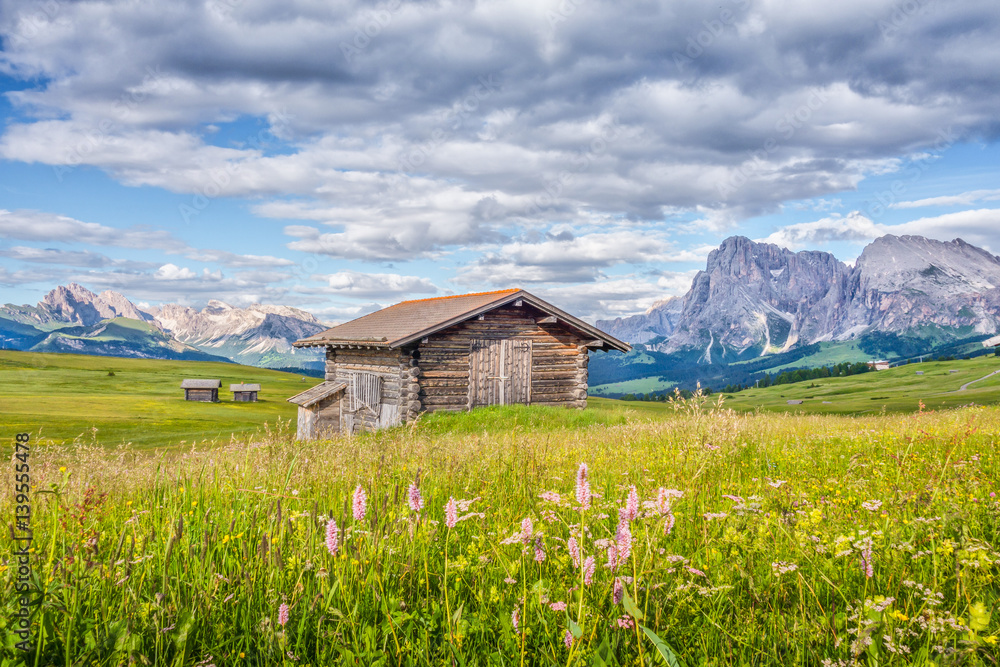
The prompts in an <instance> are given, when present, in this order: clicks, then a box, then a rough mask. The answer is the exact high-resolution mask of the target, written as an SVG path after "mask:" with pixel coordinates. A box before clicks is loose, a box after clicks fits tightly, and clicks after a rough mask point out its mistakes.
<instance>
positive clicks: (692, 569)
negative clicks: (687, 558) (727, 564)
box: [684, 567, 706, 577]
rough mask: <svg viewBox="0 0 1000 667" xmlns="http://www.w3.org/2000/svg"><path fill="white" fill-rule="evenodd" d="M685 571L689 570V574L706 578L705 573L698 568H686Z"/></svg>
mask: <svg viewBox="0 0 1000 667" xmlns="http://www.w3.org/2000/svg"><path fill="white" fill-rule="evenodd" d="M684 569H686V570H687V571H688V572H690V573H691V574H696V575H698V576H699V577H704V576H706V575H705V573H704V572H702V571H701V570H699V569H697V568H694V567H686V568H684Z"/></svg>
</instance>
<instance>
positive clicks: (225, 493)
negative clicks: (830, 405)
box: [0, 376, 1000, 667]
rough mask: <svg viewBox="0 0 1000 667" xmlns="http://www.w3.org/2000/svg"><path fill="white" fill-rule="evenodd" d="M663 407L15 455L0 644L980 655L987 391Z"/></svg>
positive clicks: (106, 662) (250, 654)
mask: <svg viewBox="0 0 1000 667" xmlns="http://www.w3.org/2000/svg"><path fill="white" fill-rule="evenodd" d="M883 377H885V376H883ZM612 406H613V407H614V408H615V409H614V410H611V409H608V408H609V407H612ZM657 408H660V410H659V413H658V414H660V415H661V417H662V418H660V419H653V420H651V419H646V418H645V415H644V414H642V413H639V412H638V410H635V411H633V410H630V409H622V405H621V404H615V403H613V402H610V401H597V402H595V408H594V409H589V410H584V411H576V410H555V409H540V408H525V407H502V408H489V409H485V410H482V411H476V412H473V413H460V414H450V415H446V414H438V415H431V416H428V417H427V418H425V419H421V421H420V422H418V423H417V425H416V426H415V427H412V428H398V429H390V430H388V431H383V432H380V433H375V434H367V435H363V436H359V437H355V438H350V439H338V440H334V441H329V442H322V441H321V442H309V443H295V442H291V441H290V440H289V439H288V438H287V436H285V437H278V436H273V435H272V436H269V437H265V438H262V439H261V440H259V441H257V442H255V443H252V444H250V445H244V444H242V443H241V444H238V445H231V446H220V447H213V448H211V449H210V450H208V451H206V450H204V449H202V450H200V451H195V452H192V451H185V452H181V453H178V454H177V455H173V456H161V455H153V454H144V453H142V452H139V453H136V452H135V451H133V450H129V449H125V450H120V451H107V450H104V449H99V448H88V447H81V448H57V447H44V446H43V447H36V448H34V449H32V451H31V484H33V485H34V487H33V488H34V490H35V493H30V491H27V492H26V493H25V494H24V495H26V496H29V498H30V503H31V504H32V512H31V518H30V521H31V524H32V527H33V528H34V531H35V532H34V540H35V541H34V543H33V548H32V549H31V551H30V553H29V555H28V556H27V558H26V564H25V565H24V567H25V568H30V570H31V572H32V574H33V576H32V579H31V580H32V581H33V582H34V584H35V585H36V586H37V587H38V590H37V592H33V593H37V597H36V595H35V594H33V595H32V599H33V600H34V599H37V600H39V601H40V602H41V604H40V605H39V606H38V607H37V608H36V609H37V611H36V612H35V613H34V614H33V615H32V616H31V619H30V627H31V631H32V638H33V641H32V643H31V645H32V647H33V650H34V651H37V654H29V655H28V656H27V659H26V660H24V662H23V663H22V660H23V659H24V658H25V656H24V655H23V654H19V653H17V650H16V649H15V648H14V647H13V642H14V639H13V635H12V634H10V633H9V631H8V637H11V639H9V641H8V642H7V643H5V645H3V646H0V664H5V665H7V664H9V665H15V664H38V665H53V664H59V665H71V664H72V665H88V666H94V667H112V666H114V667H117V666H118V665H176V666H181V665H183V666H184V667H189V666H195V665H208V664H215V665H220V666H221V665H226V666H230V665H238V666H242V665H248V666H249V665H253V666H264V665H267V666H272V665H286V666H289V667H290V666H292V665H297V666H300V667H301V666H304V665H314V666H315V665H373V666H374V665H382V666H387V665H410V666H413V667H431V666H434V667H437V666H439V665H469V666H470V667H471V666H472V665H482V666H487V665H489V666H497V667H500V666H510V665H573V666H574V667H592V666H594V665H609V666H610V665H617V666H624V665H640V664H641V665H666V664H676V665H686V666H687V667H695V666H696V665H709V666H712V667H723V666H724V665H725V666H728V665H734V666H735V665H746V666H748V667H749V666H759V667H763V666H768V667H770V666H772V665H810V666H813V665H815V666H819V665H822V664H827V665H840V666H844V665H866V666H869V667H873V666H875V665H878V666H879V667H906V666H909V665H921V666H924V665H926V666H929V665H940V666H946V665H950V666H956V667H957V666H958V665H970V666H972V665H982V666H985V665H996V656H997V650H998V647H1000V613H998V612H997V609H998V604H1000V551H998V546H997V534H998V531H1000V502H998V498H997V496H998V495H1000V486H998V481H997V480H998V479H1000V458H998V452H997V447H996V434H997V433H998V432H1000V408H996V407H987V408H969V409H959V410H949V411H941V412H934V413H924V414H912V413H910V414H892V415H885V416H882V415H870V416H867V417H841V416H831V415H783V414H752V413H737V412H733V411H729V410H723V411H714V412H713V411H705V410H701V411H687V410H685V411H681V412H678V413H674V412H673V411H672V410H670V411H668V413H667V414H666V415H663V413H662V408H661V406H657ZM650 409H652V408H650ZM581 463H585V464H586V465H587V466H588V467H589V468H587V469H581ZM578 479H581V480H582V481H581V482H578V481H577V480H578ZM584 482H585V483H584ZM411 485H413V488H415V489H416V493H413V492H408V488H410V486H411ZM26 486H27V485H26ZM358 489H361V491H362V492H363V493H364V495H365V497H364V498H362V497H361V494H360V493H359V492H358ZM39 491H44V493H39ZM414 497H419V499H420V503H419V509H414V503H413V501H412V500H410V499H411V498H414ZM449 501H450V502H451V503H452V504H453V505H452V506H453V507H454V512H453V513H451V518H449V511H448V510H447V509H446V504H448V503H449ZM21 502H26V501H23V500H15V495H14V494H13V493H7V494H4V495H3V497H2V498H0V504H2V507H0V512H3V513H4V515H5V516H8V517H11V516H14V515H15V503H21ZM11 529H12V530H15V528H14V527H13V526H11ZM577 554H578V555H577ZM15 563H16V561H14V560H10V561H9V562H8V563H6V564H0V595H2V596H3V599H4V600H5V601H7V602H6V606H5V608H4V612H5V613H4V614H3V616H2V618H3V619H6V620H4V621H0V622H2V623H12V622H13V620H12V619H15V616H14V613H15V605H16V604H17V600H18V595H16V594H15V582H16V581H17V576H18V575H17V571H18V567H19V565H17V564H15Z"/></svg>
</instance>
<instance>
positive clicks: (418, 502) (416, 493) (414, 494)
mask: <svg viewBox="0 0 1000 667" xmlns="http://www.w3.org/2000/svg"><path fill="white" fill-rule="evenodd" d="M407 502H408V503H409V505H410V509H411V510H413V511H414V512H419V511H420V510H422V509H423V508H424V500H423V498H421V497H420V489H419V488H417V485H416V484H410V488H409V490H408V491H407Z"/></svg>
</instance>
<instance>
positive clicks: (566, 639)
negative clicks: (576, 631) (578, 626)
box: [563, 630, 573, 648]
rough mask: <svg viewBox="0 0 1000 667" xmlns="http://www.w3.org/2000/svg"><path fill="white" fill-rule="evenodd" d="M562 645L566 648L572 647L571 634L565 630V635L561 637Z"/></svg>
mask: <svg viewBox="0 0 1000 667" xmlns="http://www.w3.org/2000/svg"><path fill="white" fill-rule="evenodd" d="M563 644H565V645H566V648H570V647H572V646H573V633H572V632H570V631H569V630H567V631H566V634H564V635H563Z"/></svg>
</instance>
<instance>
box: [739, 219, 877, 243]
mask: <svg viewBox="0 0 1000 667" xmlns="http://www.w3.org/2000/svg"><path fill="white" fill-rule="evenodd" d="M884 230H885V227H884V226H881V225H878V224H876V223H874V222H872V221H871V220H870V219H869V218H868V217H867V216H865V215H863V214H861V213H859V212H858V211H853V212H852V213H850V214H848V215H847V216H845V217H839V216H837V217H831V218H823V219H821V220H817V221H815V222H801V223H796V224H794V225H788V226H787V227H782V228H781V229H778V230H777V231H775V232H773V233H772V234H771V235H770V236H767V237H766V238H763V239H757V240H758V241H761V242H764V243H773V244H775V245H779V246H782V247H784V248H788V249H789V250H801V249H802V248H804V247H806V246H815V245H823V244H826V243H831V242H834V241H855V242H857V241H871V240H873V239H875V238H877V237H879V236H882V235H884V234H887V233H889V232H887V231H884Z"/></svg>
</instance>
